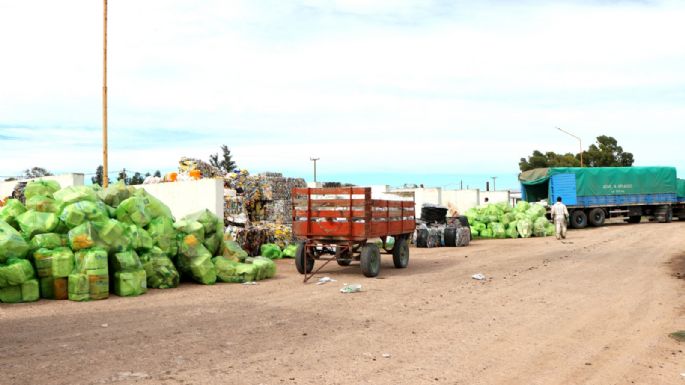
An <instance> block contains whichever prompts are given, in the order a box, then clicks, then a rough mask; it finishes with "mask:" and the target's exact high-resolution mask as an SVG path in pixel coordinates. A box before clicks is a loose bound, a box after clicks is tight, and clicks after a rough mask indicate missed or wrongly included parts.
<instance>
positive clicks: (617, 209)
mask: <svg viewBox="0 0 685 385" xmlns="http://www.w3.org/2000/svg"><path fill="white" fill-rule="evenodd" d="M519 181H520V182H521V194H522V198H523V199H524V200H526V201H528V202H540V201H547V203H548V204H550V205H551V204H553V203H554V202H556V200H557V197H561V198H562V201H563V202H564V204H566V206H567V207H568V210H569V214H570V216H571V218H570V224H571V227H573V228H577V229H579V228H584V227H586V226H587V225H588V224H590V225H592V226H602V225H603V224H604V221H605V220H606V218H608V217H624V218H625V220H626V221H627V222H630V223H638V222H640V220H641V219H642V217H643V216H646V217H650V218H654V219H655V220H657V221H658V222H662V223H663V222H671V220H672V218H673V216H677V217H678V219H679V220H680V219H683V220H685V180H682V179H678V178H677V176H676V169H675V167H585V168H581V167H550V168H537V169H533V170H529V171H525V172H522V173H521V174H520V175H519Z"/></svg>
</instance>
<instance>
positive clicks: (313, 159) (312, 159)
mask: <svg viewBox="0 0 685 385" xmlns="http://www.w3.org/2000/svg"><path fill="white" fill-rule="evenodd" d="M319 159H321V158H309V160H311V161H312V162H314V183H316V161H317V160H319Z"/></svg>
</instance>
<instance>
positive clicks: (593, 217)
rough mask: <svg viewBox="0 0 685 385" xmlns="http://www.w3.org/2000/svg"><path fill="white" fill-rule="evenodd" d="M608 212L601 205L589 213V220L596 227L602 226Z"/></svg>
mask: <svg viewBox="0 0 685 385" xmlns="http://www.w3.org/2000/svg"><path fill="white" fill-rule="evenodd" d="M606 215H607V214H606V212H604V210H603V209H600V208H599V207H597V208H594V209H592V210H590V215H588V221H589V222H590V224H591V225H593V226H595V227H600V226H602V225H604V220H605V219H606Z"/></svg>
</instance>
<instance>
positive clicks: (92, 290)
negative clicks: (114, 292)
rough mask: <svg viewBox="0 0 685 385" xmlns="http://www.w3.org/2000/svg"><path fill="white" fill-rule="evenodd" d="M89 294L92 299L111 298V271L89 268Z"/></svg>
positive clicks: (87, 275) (87, 274)
mask: <svg viewBox="0 0 685 385" xmlns="http://www.w3.org/2000/svg"><path fill="white" fill-rule="evenodd" d="M86 277H88V296H89V298H90V299H92V300H101V299H107V298H109V273H108V271H107V269H102V270H88V271H87V273H86Z"/></svg>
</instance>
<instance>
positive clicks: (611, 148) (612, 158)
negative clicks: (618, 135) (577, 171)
mask: <svg viewBox="0 0 685 385" xmlns="http://www.w3.org/2000/svg"><path fill="white" fill-rule="evenodd" d="M583 160H584V161H585V164H586V165H587V166H588V167H630V166H632V165H633V162H635V160H634V159H633V154H632V153H630V152H624V151H623V147H621V146H619V145H618V142H617V141H616V139H614V138H612V137H611V136H606V135H602V136H598V137H597V144H592V145H590V148H589V149H588V150H587V151H584V152H583Z"/></svg>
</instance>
